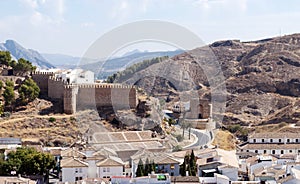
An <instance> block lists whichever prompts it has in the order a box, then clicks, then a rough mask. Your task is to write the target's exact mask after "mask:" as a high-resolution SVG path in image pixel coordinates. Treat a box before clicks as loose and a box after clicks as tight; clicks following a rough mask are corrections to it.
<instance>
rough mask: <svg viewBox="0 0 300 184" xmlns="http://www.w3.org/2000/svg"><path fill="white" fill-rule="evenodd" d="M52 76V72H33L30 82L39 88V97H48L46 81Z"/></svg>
mask: <svg viewBox="0 0 300 184" xmlns="http://www.w3.org/2000/svg"><path fill="white" fill-rule="evenodd" d="M51 76H53V73H52V72H33V73H32V80H34V82H35V83H36V84H37V85H38V86H39V88H40V90H41V92H40V93H41V95H45V96H48V79H49V77H51Z"/></svg>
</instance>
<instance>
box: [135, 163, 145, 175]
mask: <svg viewBox="0 0 300 184" xmlns="http://www.w3.org/2000/svg"><path fill="white" fill-rule="evenodd" d="M135 174H136V176H137V177H140V176H144V164H143V161H142V159H140V160H139V163H138V168H137V170H136V173H135Z"/></svg>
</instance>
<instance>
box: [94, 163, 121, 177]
mask: <svg viewBox="0 0 300 184" xmlns="http://www.w3.org/2000/svg"><path fill="white" fill-rule="evenodd" d="M104 168H105V171H106V172H104V171H103V169H104ZM108 168H109V171H108ZM98 176H99V177H100V178H103V177H112V176H123V166H115V167H98Z"/></svg>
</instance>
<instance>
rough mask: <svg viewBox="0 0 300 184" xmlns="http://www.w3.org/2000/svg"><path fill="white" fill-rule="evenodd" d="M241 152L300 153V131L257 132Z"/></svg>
mask: <svg viewBox="0 0 300 184" xmlns="http://www.w3.org/2000/svg"><path fill="white" fill-rule="evenodd" d="M240 151H241V152H253V153H258V154H274V155H280V154H300V133H256V134H253V135H252V136H250V137H249V144H247V145H245V146H243V147H242V148H241V149H240Z"/></svg>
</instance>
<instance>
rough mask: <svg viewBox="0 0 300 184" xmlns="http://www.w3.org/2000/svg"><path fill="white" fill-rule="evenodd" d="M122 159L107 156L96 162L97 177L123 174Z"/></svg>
mask: <svg viewBox="0 0 300 184" xmlns="http://www.w3.org/2000/svg"><path fill="white" fill-rule="evenodd" d="M124 165H125V163H123V161H122V160H121V159H120V158H118V157H113V156H109V157H108V158H106V159H105V160H102V161H100V162H98V163H97V170H98V177H100V178H111V177H112V176H123V175H124Z"/></svg>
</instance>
